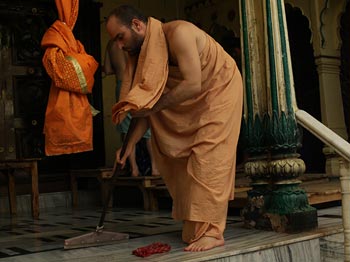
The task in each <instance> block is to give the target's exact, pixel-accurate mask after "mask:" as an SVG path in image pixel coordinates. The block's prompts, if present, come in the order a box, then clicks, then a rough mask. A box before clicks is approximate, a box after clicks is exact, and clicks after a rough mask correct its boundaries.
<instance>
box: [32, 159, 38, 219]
mask: <svg viewBox="0 0 350 262" xmlns="http://www.w3.org/2000/svg"><path fill="white" fill-rule="evenodd" d="M30 172H31V175H32V194H31V196H32V214H33V218H34V219H38V218H39V185H38V180H39V177H38V164H37V162H36V161H33V162H31V170H30Z"/></svg>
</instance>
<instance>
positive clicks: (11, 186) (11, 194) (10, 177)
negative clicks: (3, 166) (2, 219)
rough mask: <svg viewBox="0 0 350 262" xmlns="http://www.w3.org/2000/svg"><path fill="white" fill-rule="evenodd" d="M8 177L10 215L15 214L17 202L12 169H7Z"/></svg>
mask: <svg viewBox="0 0 350 262" xmlns="http://www.w3.org/2000/svg"><path fill="white" fill-rule="evenodd" d="M7 177H8V193H9V204H10V213H11V215H17V202H16V185H15V175H14V170H12V169H11V170H7Z"/></svg>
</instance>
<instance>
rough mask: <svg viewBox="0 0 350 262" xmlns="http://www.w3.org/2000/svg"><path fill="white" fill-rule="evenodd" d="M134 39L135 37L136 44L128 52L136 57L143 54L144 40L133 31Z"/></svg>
mask: <svg viewBox="0 0 350 262" xmlns="http://www.w3.org/2000/svg"><path fill="white" fill-rule="evenodd" d="M131 33H132V37H133V42H134V43H135V44H134V45H133V46H132V47H131V48H130V50H129V51H128V53H129V55H130V56H136V55H139V54H140V52H141V46H142V43H143V39H142V38H141V37H140V36H139V35H137V34H136V32H134V31H133V30H132V31H131Z"/></svg>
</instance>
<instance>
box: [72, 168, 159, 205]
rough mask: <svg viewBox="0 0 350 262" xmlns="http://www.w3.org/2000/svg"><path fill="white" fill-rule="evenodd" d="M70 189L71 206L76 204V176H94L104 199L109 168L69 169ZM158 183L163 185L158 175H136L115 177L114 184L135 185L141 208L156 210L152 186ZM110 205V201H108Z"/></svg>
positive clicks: (108, 180) (118, 185) (110, 170)
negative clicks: (141, 197) (140, 194)
mask: <svg viewBox="0 0 350 262" xmlns="http://www.w3.org/2000/svg"><path fill="white" fill-rule="evenodd" d="M70 176H71V190H72V200H73V207H77V206H78V184H77V178H78V177H85V178H87V177H94V178H96V179H97V180H98V181H99V182H100V188H101V198H102V200H104V199H105V198H106V196H107V190H108V187H109V183H110V178H111V177H112V169H111V168H100V169H82V170H71V171H70ZM159 185H164V182H163V179H162V178H161V177H158V176H138V177H129V176H128V177H126V176H120V177H117V178H116V180H115V182H114V186H115V187H122V186H126V187H137V188H138V189H139V190H140V191H141V193H142V196H143V208H144V210H146V211H156V210H158V201H157V197H156V195H155V194H154V192H153V190H152V189H153V188H154V187H157V186H159ZM110 205H111V202H110Z"/></svg>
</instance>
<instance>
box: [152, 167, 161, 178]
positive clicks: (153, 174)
mask: <svg viewBox="0 0 350 262" xmlns="http://www.w3.org/2000/svg"><path fill="white" fill-rule="evenodd" d="M152 176H160V172H159V171H158V170H157V169H153V168H152Z"/></svg>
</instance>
